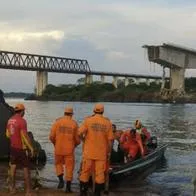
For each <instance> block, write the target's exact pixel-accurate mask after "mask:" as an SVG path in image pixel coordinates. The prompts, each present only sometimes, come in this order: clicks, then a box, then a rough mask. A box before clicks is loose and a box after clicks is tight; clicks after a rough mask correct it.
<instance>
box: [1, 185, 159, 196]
mask: <svg viewBox="0 0 196 196" xmlns="http://www.w3.org/2000/svg"><path fill="white" fill-rule="evenodd" d="M131 191H132V193H131V192H130V190H129V189H128V190H127V191H126V190H123V191H120V190H119V191H116V192H110V193H109V195H110V196H118V195H119V194H120V195H121V196H135V195H137V196H160V195H161V193H160V190H154V191H155V192H156V193H155V192H154V191H153V190H151V191H152V192H151V191H150V190H149V189H148V191H147V192H144V190H141V189H140V188H138V187H137V188H135V189H134V188H133V189H131ZM10 195H11V194H10V193H9V192H8V191H0V196H10ZM24 195H25V192H24V191H18V192H17V193H16V194H14V196H24ZM64 195H67V196H79V190H73V193H65V192H64V190H57V189H54V188H47V187H45V188H41V189H39V190H36V191H33V192H32V196H64ZM89 195H93V194H92V193H91V192H90V194H89ZM102 195H104V194H102Z"/></svg>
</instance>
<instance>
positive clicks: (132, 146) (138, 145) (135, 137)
mask: <svg viewBox="0 0 196 196" xmlns="http://www.w3.org/2000/svg"><path fill="white" fill-rule="evenodd" d="M120 143H121V145H122V147H123V149H124V150H125V151H126V152H127V153H128V154H129V156H130V157H131V158H132V159H135V158H136V157H137V155H138V153H139V152H140V154H141V155H142V156H143V155H144V148H143V145H142V140H141V137H140V134H138V133H137V132H136V133H135V134H133V133H131V130H127V131H125V132H124V133H123V134H122V136H121V138H120Z"/></svg>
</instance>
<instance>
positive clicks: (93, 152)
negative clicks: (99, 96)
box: [79, 113, 113, 184]
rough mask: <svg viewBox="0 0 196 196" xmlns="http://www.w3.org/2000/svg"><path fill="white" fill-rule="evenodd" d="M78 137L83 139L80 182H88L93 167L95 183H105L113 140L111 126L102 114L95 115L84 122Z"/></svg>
mask: <svg viewBox="0 0 196 196" xmlns="http://www.w3.org/2000/svg"><path fill="white" fill-rule="evenodd" d="M79 135H82V136H84V138H85V140H84V146H83V154H82V156H83V160H82V170H81V174H80V181H82V182H85V183H86V182H88V180H89V177H90V175H91V171H92V167H94V169H95V182H96V183H98V184H102V183H104V181H105V176H104V172H105V169H106V160H107V154H108V152H109V151H110V149H109V143H110V142H111V140H113V132H112V124H111V122H110V120H109V119H108V118H105V117H104V116H103V115H102V114H98V113H95V114H94V115H92V116H90V117H88V118H86V119H85V120H84V122H83V124H82V125H81V126H80V128H79Z"/></svg>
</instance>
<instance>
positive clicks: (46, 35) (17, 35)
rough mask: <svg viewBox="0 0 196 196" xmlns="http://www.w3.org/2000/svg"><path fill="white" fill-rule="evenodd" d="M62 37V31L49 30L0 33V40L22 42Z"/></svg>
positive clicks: (59, 38)
mask: <svg viewBox="0 0 196 196" xmlns="http://www.w3.org/2000/svg"><path fill="white" fill-rule="evenodd" d="M63 38H64V32H63V31H57V30H56V31H49V32H10V33H0V40H5V39H6V40H7V41H16V42H22V41H27V40H35V39H54V40H61V39H63Z"/></svg>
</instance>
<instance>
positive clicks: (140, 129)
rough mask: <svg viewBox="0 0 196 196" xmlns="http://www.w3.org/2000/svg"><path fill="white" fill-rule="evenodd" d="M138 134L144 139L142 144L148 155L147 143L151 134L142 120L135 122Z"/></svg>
mask: <svg viewBox="0 0 196 196" xmlns="http://www.w3.org/2000/svg"><path fill="white" fill-rule="evenodd" d="M135 129H136V132H137V133H139V134H140V136H141V139H142V144H143V147H144V154H148V149H147V143H148V141H149V140H150V138H151V135H150V132H149V131H148V130H147V129H146V127H144V126H143V125H142V123H141V121H140V120H136V121H135Z"/></svg>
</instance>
